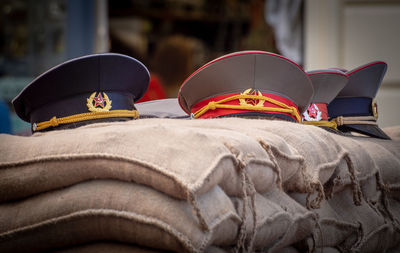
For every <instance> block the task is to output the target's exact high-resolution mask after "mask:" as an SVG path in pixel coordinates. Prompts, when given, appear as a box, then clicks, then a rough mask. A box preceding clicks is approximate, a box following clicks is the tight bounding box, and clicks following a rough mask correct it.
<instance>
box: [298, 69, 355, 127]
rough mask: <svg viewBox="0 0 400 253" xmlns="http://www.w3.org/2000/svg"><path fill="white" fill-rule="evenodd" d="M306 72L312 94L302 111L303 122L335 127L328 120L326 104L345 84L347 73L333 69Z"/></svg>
mask: <svg viewBox="0 0 400 253" xmlns="http://www.w3.org/2000/svg"><path fill="white" fill-rule="evenodd" d="M307 74H308V76H309V77H310V79H311V82H312V85H313V87H314V96H313V97H312V99H311V104H310V105H309V106H308V108H307V110H305V112H304V113H303V123H304V124H308V125H316V126H324V127H330V128H334V129H336V128H337V126H336V124H335V123H334V122H329V121H328V120H329V114H328V104H329V103H330V102H331V101H332V100H333V99H334V98H335V97H336V96H337V94H338V93H339V92H340V91H341V90H342V89H343V87H344V86H345V85H346V84H347V81H348V77H347V75H346V74H345V73H343V72H341V71H339V70H334V69H319V70H312V71H307Z"/></svg>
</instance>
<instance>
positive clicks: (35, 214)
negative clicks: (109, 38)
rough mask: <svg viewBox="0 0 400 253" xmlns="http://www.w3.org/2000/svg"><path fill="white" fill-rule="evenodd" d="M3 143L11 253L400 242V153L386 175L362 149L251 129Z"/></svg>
mask: <svg viewBox="0 0 400 253" xmlns="http://www.w3.org/2000/svg"><path fill="white" fill-rule="evenodd" d="M0 138H1V144H0V152H1V154H2V156H1V159H0V178H1V181H0V201H1V203H2V204H1V205H0V251H1V252H18V251H19V252H26V251H27V250H28V251H30V252H39V251H44V250H50V251H51V250H53V251H54V250H60V251H61V252H63V251H67V252H68V250H74V251H75V252H97V251H98V249H99V248H104V247H114V248H113V249H114V250H115V251H116V252H126V251H124V250H128V249H129V250H132V251H135V250H138V249H140V250H142V251H143V252H152V250H170V251H177V252H181V251H187V252H201V251H208V252H223V251H225V250H226V251H230V250H237V251H253V250H257V251H267V252H285V251H286V252H298V251H297V250H296V249H295V248H298V249H300V250H301V249H304V248H305V247H309V248H321V249H324V250H325V251H327V250H334V247H336V249H356V248H357V249H358V248H361V249H364V248H366V247H367V248H368V249H382V248H384V249H389V248H394V247H396V246H397V244H398V242H399V238H398V237H399V236H398V230H396V229H397V227H396V226H395V225H394V224H396V223H395V222H396V211H397V212H398V211H399V207H398V204H397V201H398V199H395V198H393V197H391V196H392V195H390V194H388V191H389V189H391V188H390V187H392V186H394V185H395V184H392V185H391V186H390V185H389V186H388V185H387V183H386V181H385V179H384V178H383V177H381V176H382V175H383V174H382V173H377V172H379V171H381V170H382V169H384V168H381V167H380V166H387V164H386V163H389V164H390V165H391V166H392V168H395V167H396V166H397V168H399V167H398V162H399V160H398V159H397V160H395V159H394V158H395V157H398V155H399V149H398V146H397V148H396V149H394V151H392V154H393V156H394V157H392V158H390V159H389V160H387V159H381V160H382V162H381V163H378V162H377V161H375V159H378V158H375V157H374V156H372V155H371V154H369V153H368V152H367V151H364V150H363V146H364V145H367V144H359V142H360V141H359V140H355V141H353V142H354V143H357V145H359V146H361V151H359V150H352V149H351V148H352V147H353V146H352V144H349V145H347V146H344V145H343V144H342V143H343V142H346V141H347V142H349V141H348V140H349V139H348V138H347V137H340V136H338V135H334V134H332V133H329V132H327V131H325V130H323V129H319V128H316V127H312V126H302V125H299V124H292V123H287V122H281V121H267V120H246V119H215V120H192V121H185V120H167V119H147V120H139V121H131V122H123V123H112V124H105V123H104V124H96V125H89V126H85V127H81V128H79V129H75V130H63V131H53V132H48V133H43V134H36V135H35V136H33V137H16V136H8V135H2V136H1V137H0ZM341 138H343V140H342V139H341ZM362 141H364V142H366V143H370V141H369V140H362ZM351 143H352V142H351ZM372 143H374V142H372ZM392 143H393V142H387V143H384V145H388V146H390V147H391V146H392V145H394V144H392ZM373 145H378V146H379V147H381V146H382V148H383V145H381V144H380V143H378V144H375V143H374V144H373ZM394 148H395V147H394ZM385 154H386V153H385ZM396 162H397V163H396ZM371 164H372V165H373V166H372V165H371ZM359 166H367V168H366V167H365V171H363V169H362V168H359ZM371 166H372V167H371ZM363 168H364V167H363ZM369 168H371V169H369ZM385 168H386V167H385ZM369 175H375V177H372V176H369ZM377 175H378V176H377ZM372 178H375V179H376V180H378V181H376V183H375V185H378V186H379V187H378V189H377V190H375V191H374V188H373V187H367V186H370V181H371V180H373V179H372ZM390 180H392V181H393V182H395V183H398V182H399V181H400V180H398V178H397V179H396V178H393V177H392V178H390ZM364 182H365V183H364ZM367 183H368V184H367ZM392 188H393V187H392ZM287 193H290V195H291V196H292V197H295V198H292V197H290V196H289V195H288V194H287ZM313 193H315V194H313ZM296 194H297V195H296ZM368 194H369V195H368ZM295 195H296V196H295ZM340 196H342V197H340ZM393 196H397V195H396V194H394V195H393ZM328 197H330V199H329V200H325V199H326V198H328ZM295 199H296V200H297V201H299V203H300V204H299V203H297V202H296V201H295ZM345 200H346V201H347V202H346V201H345ZM332 201H336V202H332ZM374 201H375V202H374ZM393 201H394V202H393ZM392 202H393V203H392ZM332 203H333V204H332ZM341 203H346V205H345V206H346V208H347V209H349V210H348V211H346V213H351V212H353V213H354V215H353V216H351V215H349V216H344V217H342V216H340V215H336V216H333V215H332V213H333V214H335V212H334V211H331V209H328V207H330V206H333V207H332V208H342V207H340V204H341ZM372 203H375V206H374V204H372ZM377 203H378V204H377ZM380 203H384V206H380V205H379V204H380ZM381 207H383V209H382V210H380V208H381ZM357 208H358V209H359V210H361V211H358V209H357ZM360 208H361V209H360ZM325 209H327V210H328V211H324V210H325ZM342 209H343V208H342ZM371 210H372V211H374V212H375V213H373V212H372V211H371ZM329 211H331V212H329ZM339 211H340V209H337V212H339ZM325 212H326V215H325ZM339 213H340V212H339ZM360 213H365V214H364V216H361V217H358V216H357V215H359V214H360ZM375 214H377V215H375ZM374 215H375V216H374ZM359 216H360V215H359ZM365 217H367V219H365V220H363V219H361V218H365ZM397 217H398V216H397ZM370 220H373V222H370ZM325 221H326V222H325ZM335 222H336V223H335ZM363 222H364V223H366V224H364V223H363ZM385 224H389V225H388V226H387V227H385V226H384V225H385ZM377 229H378V230H377ZM375 231H379V232H375ZM331 233H332V234H331ZM375 234H376V236H374V235H375ZM332 235H335V236H334V238H331V237H332ZM379 236H385V239H387V238H389V237H390V239H389V240H390V242H389V240H386V241H384V242H382V241H379V240H378V241H377V238H378V239H379V238H380V237H379ZM371 238H373V239H375V241H374V240H372V242H371ZM311 239H312V240H311ZM105 241H107V242H111V244H110V245H111V246H110V245H109V244H105ZM364 241H367V242H365V243H364ZM115 245H117V246H115ZM134 245H136V246H134ZM354 245H356V246H357V247H355V246H354ZM363 247H364V248H363ZM117 248H118V250H117ZM332 252H335V251H332Z"/></svg>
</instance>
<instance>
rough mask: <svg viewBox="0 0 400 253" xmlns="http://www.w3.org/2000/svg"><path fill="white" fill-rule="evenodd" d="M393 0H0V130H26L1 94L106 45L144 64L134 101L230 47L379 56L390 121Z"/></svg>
mask: <svg viewBox="0 0 400 253" xmlns="http://www.w3.org/2000/svg"><path fill="white" fill-rule="evenodd" d="M399 26H400V1H399V0H330V1H321V0H113V1H112V0H84V1H82V0H1V1H0V132H2V133H12V134H27V133H28V132H29V131H30V130H29V129H30V124H28V123H26V122H23V121H22V120H20V119H19V118H18V117H17V116H16V115H15V113H14V112H13V108H12V105H11V100H12V99H13V98H14V97H15V96H16V95H18V93H19V92H20V91H21V90H22V89H23V88H24V87H25V86H26V85H28V84H29V83H30V82H31V81H32V80H33V79H34V78H35V77H37V76H38V75H40V74H41V73H43V72H45V71H46V70H48V69H49V68H51V67H53V66H55V65H57V64H59V63H61V62H63V61H66V60H68V59H71V58H75V57H79V56H82V55H87V54H92V53H101V52H115V53H122V54H126V55H130V56H132V57H134V58H136V59H138V60H140V61H141V62H143V63H144V64H145V65H146V66H147V67H148V69H149V71H150V72H151V76H152V78H151V83H150V87H149V90H148V92H147V93H146V95H145V97H144V98H142V99H141V101H146V100H152V99H161V98H167V97H176V96H177V92H178V89H179V86H180V84H181V83H182V82H183V81H184V80H185V79H186V77H188V76H189V75H190V73H192V72H193V71H195V70H196V69H197V68H199V67H200V66H202V65H203V64H205V63H206V62H208V61H210V60H212V59H214V58H216V57H219V56H221V55H224V54H227V53H231V52H234V51H239V50H263V51H268V52H273V53H278V54H281V55H284V56H286V57H288V58H290V59H291V60H293V61H295V62H297V63H298V64H299V65H301V66H302V67H303V68H304V69H305V70H313V69H320V68H330V67H340V68H345V69H349V70H350V69H353V68H356V67H357V66H360V65H363V64H365V63H368V62H370V61H375V60H382V61H385V62H387V63H388V72H387V74H386V76H385V79H384V82H383V85H382V86H381V88H380V90H379V92H378V96H377V101H378V106H379V120H378V122H379V125H380V126H382V127H386V126H393V125H400V115H399V113H398V110H397V108H400V50H399V49H398V47H399V45H400V34H399Z"/></svg>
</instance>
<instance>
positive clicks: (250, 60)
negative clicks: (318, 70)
mask: <svg viewBox="0 0 400 253" xmlns="http://www.w3.org/2000/svg"><path fill="white" fill-rule="evenodd" d="M312 96H313V87H312V84H311V81H310V79H309V78H308V76H307V74H306V73H305V72H304V70H303V69H302V68H301V67H300V66H298V65H297V64H296V63H294V62H292V61H291V60H289V59H287V58H285V57H282V56H280V55H276V54H273V53H268V52H263V51H242V52H236V53H231V54H228V55H225V56H222V57H219V58H217V59H215V60H213V61H211V62H209V63H207V64H205V65H204V66H202V67H201V68H200V69H198V70H197V71H195V72H194V73H193V74H192V75H191V76H189V77H188V78H187V79H186V80H185V81H184V82H183V84H182V86H181V88H180V90H179V96H178V98H179V103H180V105H181V107H182V109H183V110H184V111H185V112H186V113H188V114H192V117H194V118H215V117H223V116H243V117H253V116H256V117H272V118H280V119H284V120H289V121H293V122H300V121H301V117H300V115H301V113H302V112H303V111H304V110H305V109H306V108H307V105H308V104H309V102H310V100H311V97H312Z"/></svg>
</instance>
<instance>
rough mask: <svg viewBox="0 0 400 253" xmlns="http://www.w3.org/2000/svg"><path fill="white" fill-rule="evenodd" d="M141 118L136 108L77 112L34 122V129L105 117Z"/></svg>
mask: <svg viewBox="0 0 400 253" xmlns="http://www.w3.org/2000/svg"><path fill="white" fill-rule="evenodd" d="M119 117H121V118H134V119H137V118H139V112H138V111H136V110H133V111H129V110H114V111H103V112H87V113H80V114H75V115H71V116H67V117H62V118H57V117H55V116H54V117H53V118H51V119H50V120H48V121H43V122H39V123H33V127H32V129H33V131H39V130H43V129H46V128H48V127H56V126H58V125H62V124H69V123H74V122H80V121H86V120H92V119H104V118H119Z"/></svg>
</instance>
